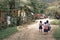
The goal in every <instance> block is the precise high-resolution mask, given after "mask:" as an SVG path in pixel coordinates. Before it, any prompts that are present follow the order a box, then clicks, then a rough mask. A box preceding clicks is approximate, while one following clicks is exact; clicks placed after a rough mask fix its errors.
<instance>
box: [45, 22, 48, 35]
mask: <svg viewBox="0 0 60 40" xmlns="http://www.w3.org/2000/svg"><path fill="white" fill-rule="evenodd" d="M44 24H45V25H44V32H45V34H48V25H47V23H46V22H45V23H44Z"/></svg>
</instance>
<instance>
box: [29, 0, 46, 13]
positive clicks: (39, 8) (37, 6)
mask: <svg viewBox="0 0 60 40" xmlns="http://www.w3.org/2000/svg"><path fill="white" fill-rule="evenodd" d="M29 5H30V7H32V8H33V12H34V13H44V10H45V9H46V8H47V5H45V3H43V2H40V1H38V0H30V4H29Z"/></svg>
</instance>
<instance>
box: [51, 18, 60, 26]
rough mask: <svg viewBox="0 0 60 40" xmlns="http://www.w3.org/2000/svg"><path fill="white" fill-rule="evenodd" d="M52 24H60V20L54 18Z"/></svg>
mask: <svg viewBox="0 0 60 40" xmlns="http://www.w3.org/2000/svg"><path fill="white" fill-rule="evenodd" d="M51 24H52V25H59V24H60V20H57V19H54V21H52V22H51Z"/></svg>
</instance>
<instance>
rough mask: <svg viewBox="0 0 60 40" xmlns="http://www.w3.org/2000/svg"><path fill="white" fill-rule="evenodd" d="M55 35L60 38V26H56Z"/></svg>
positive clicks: (57, 38)
mask: <svg viewBox="0 0 60 40" xmlns="http://www.w3.org/2000/svg"><path fill="white" fill-rule="evenodd" d="M53 36H54V38H55V39H56V40H60V28H56V30H55V31H54V34H53Z"/></svg>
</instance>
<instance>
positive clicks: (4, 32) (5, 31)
mask: <svg viewBox="0 0 60 40" xmlns="http://www.w3.org/2000/svg"><path fill="white" fill-rule="evenodd" d="M17 31H18V30H17V28H16V27H9V28H7V29H3V30H0V40H2V39H4V38H6V37H8V36H10V35H12V34H14V33H16V32H17Z"/></svg>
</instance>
